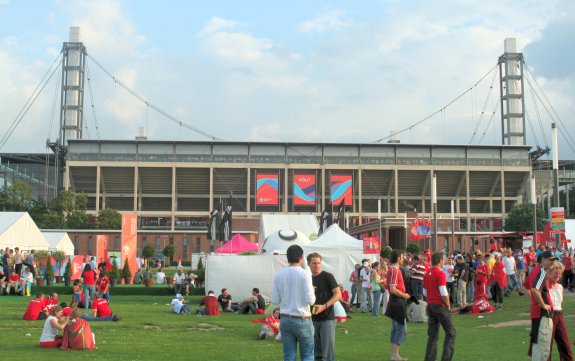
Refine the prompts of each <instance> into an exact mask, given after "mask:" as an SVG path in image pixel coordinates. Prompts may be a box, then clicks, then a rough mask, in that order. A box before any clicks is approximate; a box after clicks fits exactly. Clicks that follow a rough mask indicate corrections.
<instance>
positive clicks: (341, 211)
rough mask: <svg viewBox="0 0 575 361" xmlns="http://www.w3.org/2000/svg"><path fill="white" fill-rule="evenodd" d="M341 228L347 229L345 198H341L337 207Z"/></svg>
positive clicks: (338, 221) (338, 222)
mask: <svg viewBox="0 0 575 361" xmlns="http://www.w3.org/2000/svg"><path fill="white" fill-rule="evenodd" d="M336 222H337V224H338V226H339V228H341V229H343V230H344V231H345V230H346V227H345V198H342V199H341V202H340V203H339V206H338V207H337V220H336Z"/></svg>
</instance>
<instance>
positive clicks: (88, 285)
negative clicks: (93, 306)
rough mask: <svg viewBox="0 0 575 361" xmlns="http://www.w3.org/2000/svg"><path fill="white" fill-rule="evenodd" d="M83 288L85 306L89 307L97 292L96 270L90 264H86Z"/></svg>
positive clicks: (83, 273) (83, 274)
mask: <svg viewBox="0 0 575 361" xmlns="http://www.w3.org/2000/svg"><path fill="white" fill-rule="evenodd" d="M82 288H83V289H84V308H86V309H87V308H89V306H90V302H91V301H92V298H93V295H94V293H96V272H94V270H93V269H92V267H91V266H90V265H89V264H86V266H84V272H82Z"/></svg>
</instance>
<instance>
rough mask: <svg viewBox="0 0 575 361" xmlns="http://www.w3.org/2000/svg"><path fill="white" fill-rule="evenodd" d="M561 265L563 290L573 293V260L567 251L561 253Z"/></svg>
mask: <svg viewBox="0 0 575 361" xmlns="http://www.w3.org/2000/svg"><path fill="white" fill-rule="evenodd" d="M563 265H564V266H565V270H564V271H563V288H565V289H568V290H569V291H573V289H574V288H575V287H573V258H571V255H570V254H569V252H568V251H567V250H565V252H564V253H563Z"/></svg>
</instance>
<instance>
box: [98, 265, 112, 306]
mask: <svg viewBox="0 0 575 361" xmlns="http://www.w3.org/2000/svg"><path fill="white" fill-rule="evenodd" d="M96 291H97V292H99V293H100V294H101V295H102V297H103V298H105V299H106V301H108V303H110V277H108V272H107V271H102V272H100V276H99V277H98V280H97V281H96Z"/></svg>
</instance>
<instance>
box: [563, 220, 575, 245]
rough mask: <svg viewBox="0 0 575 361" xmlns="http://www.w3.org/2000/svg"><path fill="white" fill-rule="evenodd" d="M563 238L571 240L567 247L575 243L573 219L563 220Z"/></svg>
mask: <svg viewBox="0 0 575 361" xmlns="http://www.w3.org/2000/svg"><path fill="white" fill-rule="evenodd" d="M565 238H567V239H568V240H571V242H569V243H567V247H573V245H575V219H566V220H565Z"/></svg>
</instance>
